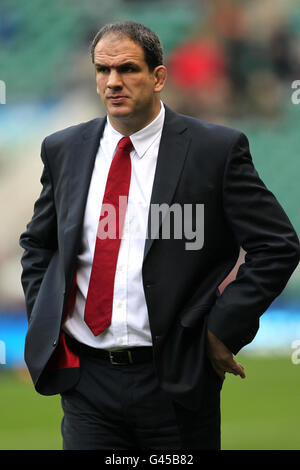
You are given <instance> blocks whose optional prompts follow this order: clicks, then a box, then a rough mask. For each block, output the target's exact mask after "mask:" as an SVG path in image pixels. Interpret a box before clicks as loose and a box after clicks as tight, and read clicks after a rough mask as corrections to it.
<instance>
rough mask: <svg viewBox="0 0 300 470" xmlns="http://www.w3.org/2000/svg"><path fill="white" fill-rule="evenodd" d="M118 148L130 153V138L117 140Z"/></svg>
mask: <svg viewBox="0 0 300 470" xmlns="http://www.w3.org/2000/svg"><path fill="white" fill-rule="evenodd" d="M118 148H119V149H122V150H127V151H128V152H130V150H131V149H132V148H133V145H132V142H131V140H130V137H122V139H121V140H119V143H118Z"/></svg>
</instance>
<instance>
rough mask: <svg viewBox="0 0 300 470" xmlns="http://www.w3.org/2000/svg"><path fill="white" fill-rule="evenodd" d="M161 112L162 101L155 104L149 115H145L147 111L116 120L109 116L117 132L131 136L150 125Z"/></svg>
mask: <svg viewBox="0 0 300 470" xmlns="http://www.w3.org/2000/svg"><path fill="white" fill-rule="evenodd" d="M159 112H160V100H158V102H157V103H155V106H154V108H153V109H151V112H149V114H148V115H147V113H145V110H143V111H142V112H141V113H140V114H136V115H135V116H124V117H122V118H114V117H113V116H111V115H109V121H110V123H111V125H112V127H113V128H114V129H115V130H116V131H118V132H120V134H122V135H125V136H129V135H132V134H134V133H135V132H138V131H140V130H141V129H143V128H144V127H146V126H147V125H148V124H150V122H152V121H153V120H154V119H155V118H156V117H157V116H158V115H159Z"/></svg>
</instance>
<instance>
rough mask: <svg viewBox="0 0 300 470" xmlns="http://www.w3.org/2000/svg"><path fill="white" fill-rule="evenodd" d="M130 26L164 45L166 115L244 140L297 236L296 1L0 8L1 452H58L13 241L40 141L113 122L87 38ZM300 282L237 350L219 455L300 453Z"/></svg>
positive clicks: (52, 403) (299, 276) (132, 0)
mask: <svg viewBox="0 0 300 470" xmlns="http://www.w3.org/2000/svg"><path fill="white" fill-rule="evenodd" d="M125 19H130V20H134V21H139V22H142V23H144V24H146V25H147V26H149V27H150V28H152V29H154V30H155V31H156V32H157V33H158V35H159V36H160V38H161V39H162V43H163V46H164V49H165V58H166V64H167V65H168V68H169V80H168V85H167V87H166V90H165V92H164V95H163V99H164V100H165V102H166V103H167V104H168V105H169V106H170V107H173V108H174V109H175V110H177V111H179V112H183V113H187V114H191V115H194V116H196V117H199V118H201V119H205V120H208V121H211V122H218V123H223V124H226V125H230V126H233V127H237V128H239V129H240V130H242V131H244V132H245V133H246V134H247V135H248V137H249V140H250V145H251V150H252V155H253V160H254V162H255V165H256V167H257V169H258V171H259V173H260V175H261V177H262V179H263V180H264V181H265V182H266V184H267V186H268V187H269V188H270V189H271V190H272V191H273V192H274V194H275V195H276V196H277V197H278V199H279V200H280V202H281V204H282V206H283V207H284V209H285V211H286V212H287V214H288V216H289V217H290V219H291V221H292V223H293V224H294V226H295V228H296V230H297V231H298V233H299V229H300V211H299V193H300V192H299V180H298V178H299V170H300V161H299V143H300V138H299V118H300V105H298V106H297V105H295V104H293V103H292V100H291V95H292V92H293V90H292V88H291V84H292V82H293V81H294V80H297V79H298V80H300V5H299V2H298V1H296V0H295V1H294V0H238V1H233V0H227V1H224V0H207V1H205V0H186V1H185V2H183V1H177V0H151V1H146V0H144V1H143V0H139V1H138V0H110V1H105V0H85V1H84V2H81V1H80V0H72V1H71V0H52V1H51V2H45V1H43V0H27V1H26V2H19V1H18V0H1V1H0V80H2V81H3V82H4V83H5V85H6V104H0V207H1V217H2V223H1V225H0V416H1V418H0V449H60V448H61V438H60V419H61V411H60V403H59V397H57V396H56V397H41V396H39V395H37V394H36V393H35V392H34V391H33V387H32V385H31V382H30V380H29V377H28V373H27V371H26V369H25V365H24V360H23V347H24V338H25V333H26V327H27V320H26V315H25V311H24V300H23V293H22V290H21V284H20V272H21V268H20V256H21V249H20V248H19V246H18V238H19V235H20V233H21V232H22V231H23V230H24V228H25V225H26V223H27V222H28V220H29V219H30V218H31V215H32V207H33V202H34V200H35V199H36V197H37V196H38V194H39V192H40V184H39V177H40V173H41V162H40V159H39V153H40V145H41V141H42V139H43V138H44V137H45V136H46V135H48V134H50V133H51V132H54V131H56V130H58V129H61V128H63V127H66V126H69V125H72V124H76V123H79V122H82V121H85V120H89V119H93V118H94V117H97V116H101V115H104V109H103V108H102V105H101V103H100V101H99V100H98V98H97V96H96V87H95V84H94V72H93V67H92V65H91V61H90V56H89V44H90V41H91V39H92V37H93V36H94V34H95V32H96V31H97V30H98V29H99V28H100V27H101V26H102V25H103V24H104V23H107V22H112V21H116V20H125ZM0 102H1V100H0ZM2 102H3V99H2ZM228 280H229V281H230V278H229V279H228ZM228 280H227V281H226V282H228ZM299 280H300V272H299V268H298V270H297V271H296V272H295V273H294V275H293V276H292V278H291V279H290V281H289V283H288V285H287V287H286V289H285V290H284V292H283V293H282V295H281V296H280V297H279V298H278V299H277V300H276V301H275V302H274V303H273V305H272V306H271V307H270V308H269V310H268V311H267V312H266V313H265V314H264V315H263V317H262V318H261V328H260V330H259V333H258V335H257V337H256V338H255V340H254V341H253V343H251V345H249V346H247V347H246V348H245V349H244V350H243V351H242V352H241V353H240V354H239V355H238V359H239V360H240V362H242V363H243V364H244V366H245V368H246V373H247V379H246V380H245V381H240V380H239V379H238V378H236V377H232V376H228V378H227V379H226V381H225V383H224V387H223V395H222V397H223V401H222V408H223V426H222V441H223V448H224V449H300V431H299V419H300V400H299V390H300V364H298V365H297V362H298V358H299V357H300V354H299V355H297V350H295V349H293V346H294V348H295V347H296V346H295V345H296V343H293V342H294V341H296V340H300V289H299ZM292 343H293V344H292ZM292 353H294V359H295V360H294V363H293V362H292Z"/></svg>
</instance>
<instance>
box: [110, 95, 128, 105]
mask: <svg viewBox="0 0 300 470" xmlns="http://www.w3.org/2000/svg"><path fill="white" fill-rule="evenodd" d="M127 98H128V97H127V96H124V95H113V96H108V97H107V100H109V101H110V102H111V103H112V104H121V103H123V102H124V101H125V100H127Z"/></svg>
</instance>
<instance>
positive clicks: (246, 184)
mask: <svg viewBox="0 0 300 470" xmlns="http://www.w3.org/2000/svg"><path fill="white" fill-rule="evenodd" d="M223 204H224V214H225V217H226V219H227V222H228V224H229V226H230V227H231V230H232V232H233V234H234V236H235V237H236V239H237V241H238V243H239V245H240V246H241V247H242V248H243V249H244V250H245V251H246V256H245V262H244V263H243V264H242V265H241V266H240V268H239V270H238V272H237V276H236V279H235V280H234V281H233V282H232V283H230V284H229V285H228V286H227V287H226V288H225V289H224V291H223V293H222V295H221V296H220V297H219V298H218V299H217V301H216V303H215V305H214V306H213V308H212V310H211V311H210V314H209V318H208V329H210V330H211V331H212V332H213V333H214V334H215V335H216V336H217V337H218V338H219V339H220V340H221V341H223V343H224V344H225V345H226V346H227V347H228V348H229V349H230V350H231V351H232V352H233V353H234V354H236V353H237V352H238V351H239V350H240V349H241V348H242V347H243V346H245V345H246V344H248V343H250V342H251V341H252V340H253V338H254V336H255V335H256V332H257V330H258V326H259V317H260V315H262V314H263V313H264V312H265V310H266V309H267V308H268V307H269V305H270V304H271V303H272V301H273V300H274V299H275V298H276V297H277V296H278V295H279V294H280V293H281V291H282V290H283V289H284V287H285V286H286V284H287V282H288V280H289V278H290V276H291V275H292V273H293V271H294V269H295V268H296V267H297V265H298V263H299V240H298V237H297V234H296V232H295V230H294V229H293V227H292V225H291V222H290V221H289V219H288V217H287V215H286V214H285V212H284V210H283V209H282V207H281V206H280V204H279V203H278V201H277V200H276V198H275V196H274V195H273V194H272V193H271V192H270V191H269V190H268V189H267V188H266V186H265V185H264V183H263V182H262V181H261V179H260V178H259V176H258V173H257V171H256V170H255V168H254V166H253V163H252V158H251V155H250V151H249V143H248V139H247V137H246V136H245V135H244V134H240V135H239V137H238V138H237V140H236V141H235V143H234V144H233V146H232V148H231V151H230V152H229V155H228V159H227V164H226V168H225V172H224V180H223Z"/></svg>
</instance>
